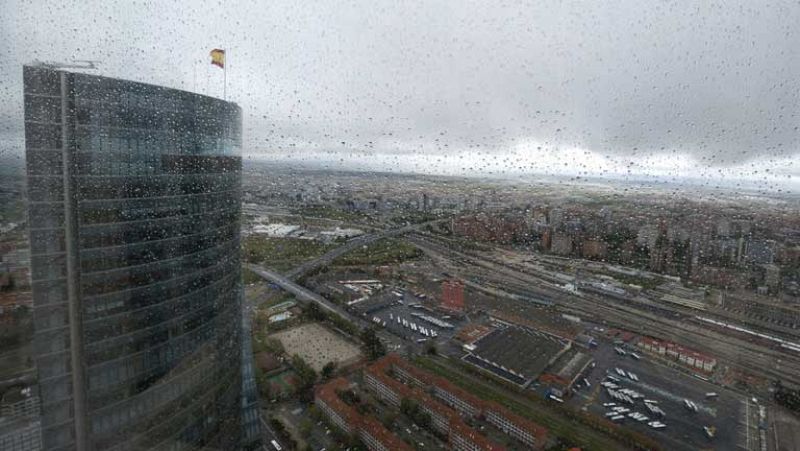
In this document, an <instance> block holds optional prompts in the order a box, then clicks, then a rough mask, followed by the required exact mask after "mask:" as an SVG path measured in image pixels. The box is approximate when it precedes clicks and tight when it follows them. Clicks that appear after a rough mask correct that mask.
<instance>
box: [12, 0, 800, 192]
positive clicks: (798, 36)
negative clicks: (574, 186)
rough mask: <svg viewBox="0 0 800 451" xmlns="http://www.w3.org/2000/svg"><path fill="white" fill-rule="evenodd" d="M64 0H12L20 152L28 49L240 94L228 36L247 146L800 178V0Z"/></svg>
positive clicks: (385, 157)
mask: <svg viewBox="0 0 800 451" xmlns="http://www.w3.org/2000/svg"><path fill="white" fill-rule="evenodd" d="M47 3H49V5H45V2H37V1H25V2H17V1H16V0H0V38H2V41H0V42H3V45H2V46H1V47H0V58H2V63H1V64H0V96H1V97H2V98H3V102H2V103H1V104H0V143H5V144H8V143H16V144H15V146H16V147H17V148H19V147H20V146H21V144H20V143H21V142H22V120H21V111H22V95H21V91H22V89H21V72H22V71H21V65H22V64H24V63H27V62H31V61H33V60H35V59H39V60H54V61H69V60H71V59H92V60H99V61H100V62H101V64H100V69H99V70H98V71H95V72H94V73H97V74H100V75H106V76H113V77H122V78H127V79H132V80H138V81H144V82H148V83H155V84H162V85H167V86H171V87H178V88H183V89H187V90H192V91H197V92H202V93H206V94H209V95H214V96H220V97H221V96H222V82H223V76H222V71H221V70H220V69H218V68H216V67H213V66H211V65H210V64H209V58H208V51H209V50H210V49H212V48H214V47H222V48H225V49H226V50H227V51H228V64H229V68H228V89H227V91H228V97H229V99H231V100H234V101H236V102H238V103H239V104H240V105H241V106H242V108H243V110H244V113H245V133H246V145H245V149H244V151H245V153H246V154H247V155H256V154H266V155H268V156H269V157H271V158H274V157H280V158H287V159H290V160H291V159H294V160H302V161H329V162H332V163H334V164H337V165H339V166H342V167H356V168H357V167H378V168H388V169H392V168H394V169H399V170H415V171H423V172H434V173H467V172H482V171H489V172H509V173H511V172H523V173H524V172H532V173H537V172H545V173H554V174H560V173H564V174H585V175H603V174H607V175H624V174H627V173H632V174H645V175H647V174H650V175H672V176H689V175H691V176H701V177H708V178H710V179H714V178H726V179H729V180H730V179H737V178H743V179H750V180H764V181H765V183H766V185H767V186H773V185H774V186H777V185H775V184H778V185H783V184H789V185H796V184H797V183H798V182H797V181H798V180H799V179H800V164H798V160H800V128H798V127H800V3H798V2H796V1H793V2H788V1H787V2H769V3H768V2H766V1H752V0H742V1H731V2H707V1H701V2H685V1H684V2H668V1H643V0H618V1H616V2H602V1H601V2H598V1H596V0H586V1H551V2H536V1H518V2H503V1H485V2H468V1H464V0H453V1H436V0H422V1H419V2H412V1H408V2H404V1H398V0H389V1H375V0H370V1H363V2H344V1H330V2H310V1H269V2H262V1H243V2H234V1H226V2H219V1H215V2H208V3H205V2H200V1H192V2H185V1H178V2H167V1H162V0H158V1H156V0H148V1H136V0H124V1H108V0H104V1H89V0H82V1H78V2H68V1H63V2H47ZM184 4H186V5H189V4H190V5H192V7H191V8H189V7H186V6H184Z"/></svg>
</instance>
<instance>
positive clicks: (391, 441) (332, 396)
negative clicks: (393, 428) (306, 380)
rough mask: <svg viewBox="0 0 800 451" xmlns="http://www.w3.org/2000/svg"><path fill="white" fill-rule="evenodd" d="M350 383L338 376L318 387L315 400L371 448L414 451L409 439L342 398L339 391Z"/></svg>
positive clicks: (343, 427)
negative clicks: (401, 436)
mask: <svg viewBox="0 0 800 451" xmlns="http://www.w3.org/2000/svg"><path fill="white" fill-rule="evenodd" d="M348 386H349V384H348V382H347V380H346V379H344V378H341V377H339V378H336V379H334V380H332V381H330V382H328V383H327V384H325V385H321V386H319V387H317V388H316V390H315V392H314V403H315V404H316V405H317V407H318V408H319V409H320V411H321V412H322V413H323V415H325V417H327V418H328V420H329V421H330V422H331V423H333V424H334V425H336V427H338V428H339V429H341V430H342V431H344V432H345V433H347V434H357V435H358V436H359V438H361V441H362V442H364V445H365V446H366V447H367V449H369V450H370V451H396V450H399V451H411V450H412V449H413V448H411V447H410V446H409V445H408V444H407V443H406V442H404V441H402V440H400V439H399V438H397V436H396V435H394V434H392V433H391V432H390V431H389V430H388V429H386V428H385V427H384V426H383V425H382V424H381V423H380V422H379V421H378V420H376V419H374V418H372V417H364V416H361V415H360V414H359V413H358V411H356V409H354V408H353V407H351V406H350V405H348V404H347V403H346V402H344V401H342V399H341V398H339V395H338V393H337V391H341V390H345V389H347V388H348Z"/></svg>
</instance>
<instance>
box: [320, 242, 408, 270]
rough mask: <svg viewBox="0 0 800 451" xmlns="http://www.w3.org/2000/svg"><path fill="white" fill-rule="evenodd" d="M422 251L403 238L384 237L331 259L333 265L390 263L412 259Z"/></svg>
mask: <svg viewBox="0 0 800 451" xmlns="http://www.w3.org/2000/svg"><path fill="white" fill-rule="evenodd" d="M420 256H422V251H420V250H419V249H417V248H416V247H414V246H412V245H410V244H408V243H406V242H405V241H403V240H399V239H394V238H384V239H382V240H378V241H375V242H374V243H372V244H370V245H368V246H367V247H366V248H360V249H356V250H354V251H352V252H348V253H347V254H345V255H342V256H341V257H339V258H337V259H336V260H334V261H333V263H332V264H333V265H334V266H360V265H390V264H396V263H401V262H404V261H406V260H413V259H416V258H419V257H420Z"/></svg>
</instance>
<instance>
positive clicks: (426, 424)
mask: <svg viewBox="0 0 800 451" xmlns="http://www.w3.org/2000/svg"><path fill="white" fill-rule="evenodd" d="M400 412H402V413H403V414H404V415H406V416H408V417H409V418H411V421H413V422H414V424H416V425H417V426H419V427H421V428H425V429H427V428H430V426H431V416H430V414H429V413H427V412H425V411H424V410H422V408H420V406H419V404H418V403H417V402H416V401H415V400H413V399H410V398H403V399H401V400H400Z"/></svg>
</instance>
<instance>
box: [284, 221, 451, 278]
mask: <svg viewBox="0 0 800 451" xmlns="http://www.w3.org/2000/svg"><path fill="white" fill-rule="evenodd" d="M446 220H447V219H436V220H433V221H428V222H421V223H419V224H410V225H407V226H403V227H398V228H394V229H386V230H383V231H380V232H376V233H368V234H365V235H361V236H358V237H356V238H353V239H351V240H349V241H348V242H347V243H345V244H343V245H341V246H339V247H337V248H335V249H332V250H330V251H328V252H327V253H325V254H323V255H321V256H319V257H317V258H315V259H313V260H309V261H307V262H304V263H303V264H301V265H300V266H298V267H296V268H294V269H292V270H291V271H289V272H287V273H286V274H284V277H285V278H286V280H290V281H294V280H297V279H298V278H300V277H301V276H303V275H304V274H307V273H309V272H310V271H313V270H314V269H317V268H320V267H322V266H324V265H328V264H330V263H331V262H332V261H334V260H336V259H337V258H339V257H341V256H342V255H344V254H346V253H348V252H350V251H353V250H355V249H357V248H358V247H361V246H367V245H369V244H371V243H374V242H375V241H378V240H381V239H383V238H391V237H395V236H400V235H404V234H406V233H410V232H415V231H417V230H420V229H421V228H423V227H426V226H429V225H433V224H437V223H440V222H442V221H446ZM275 283H277V282H275ZM278 285H280V284H278Z"/></svg>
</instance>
